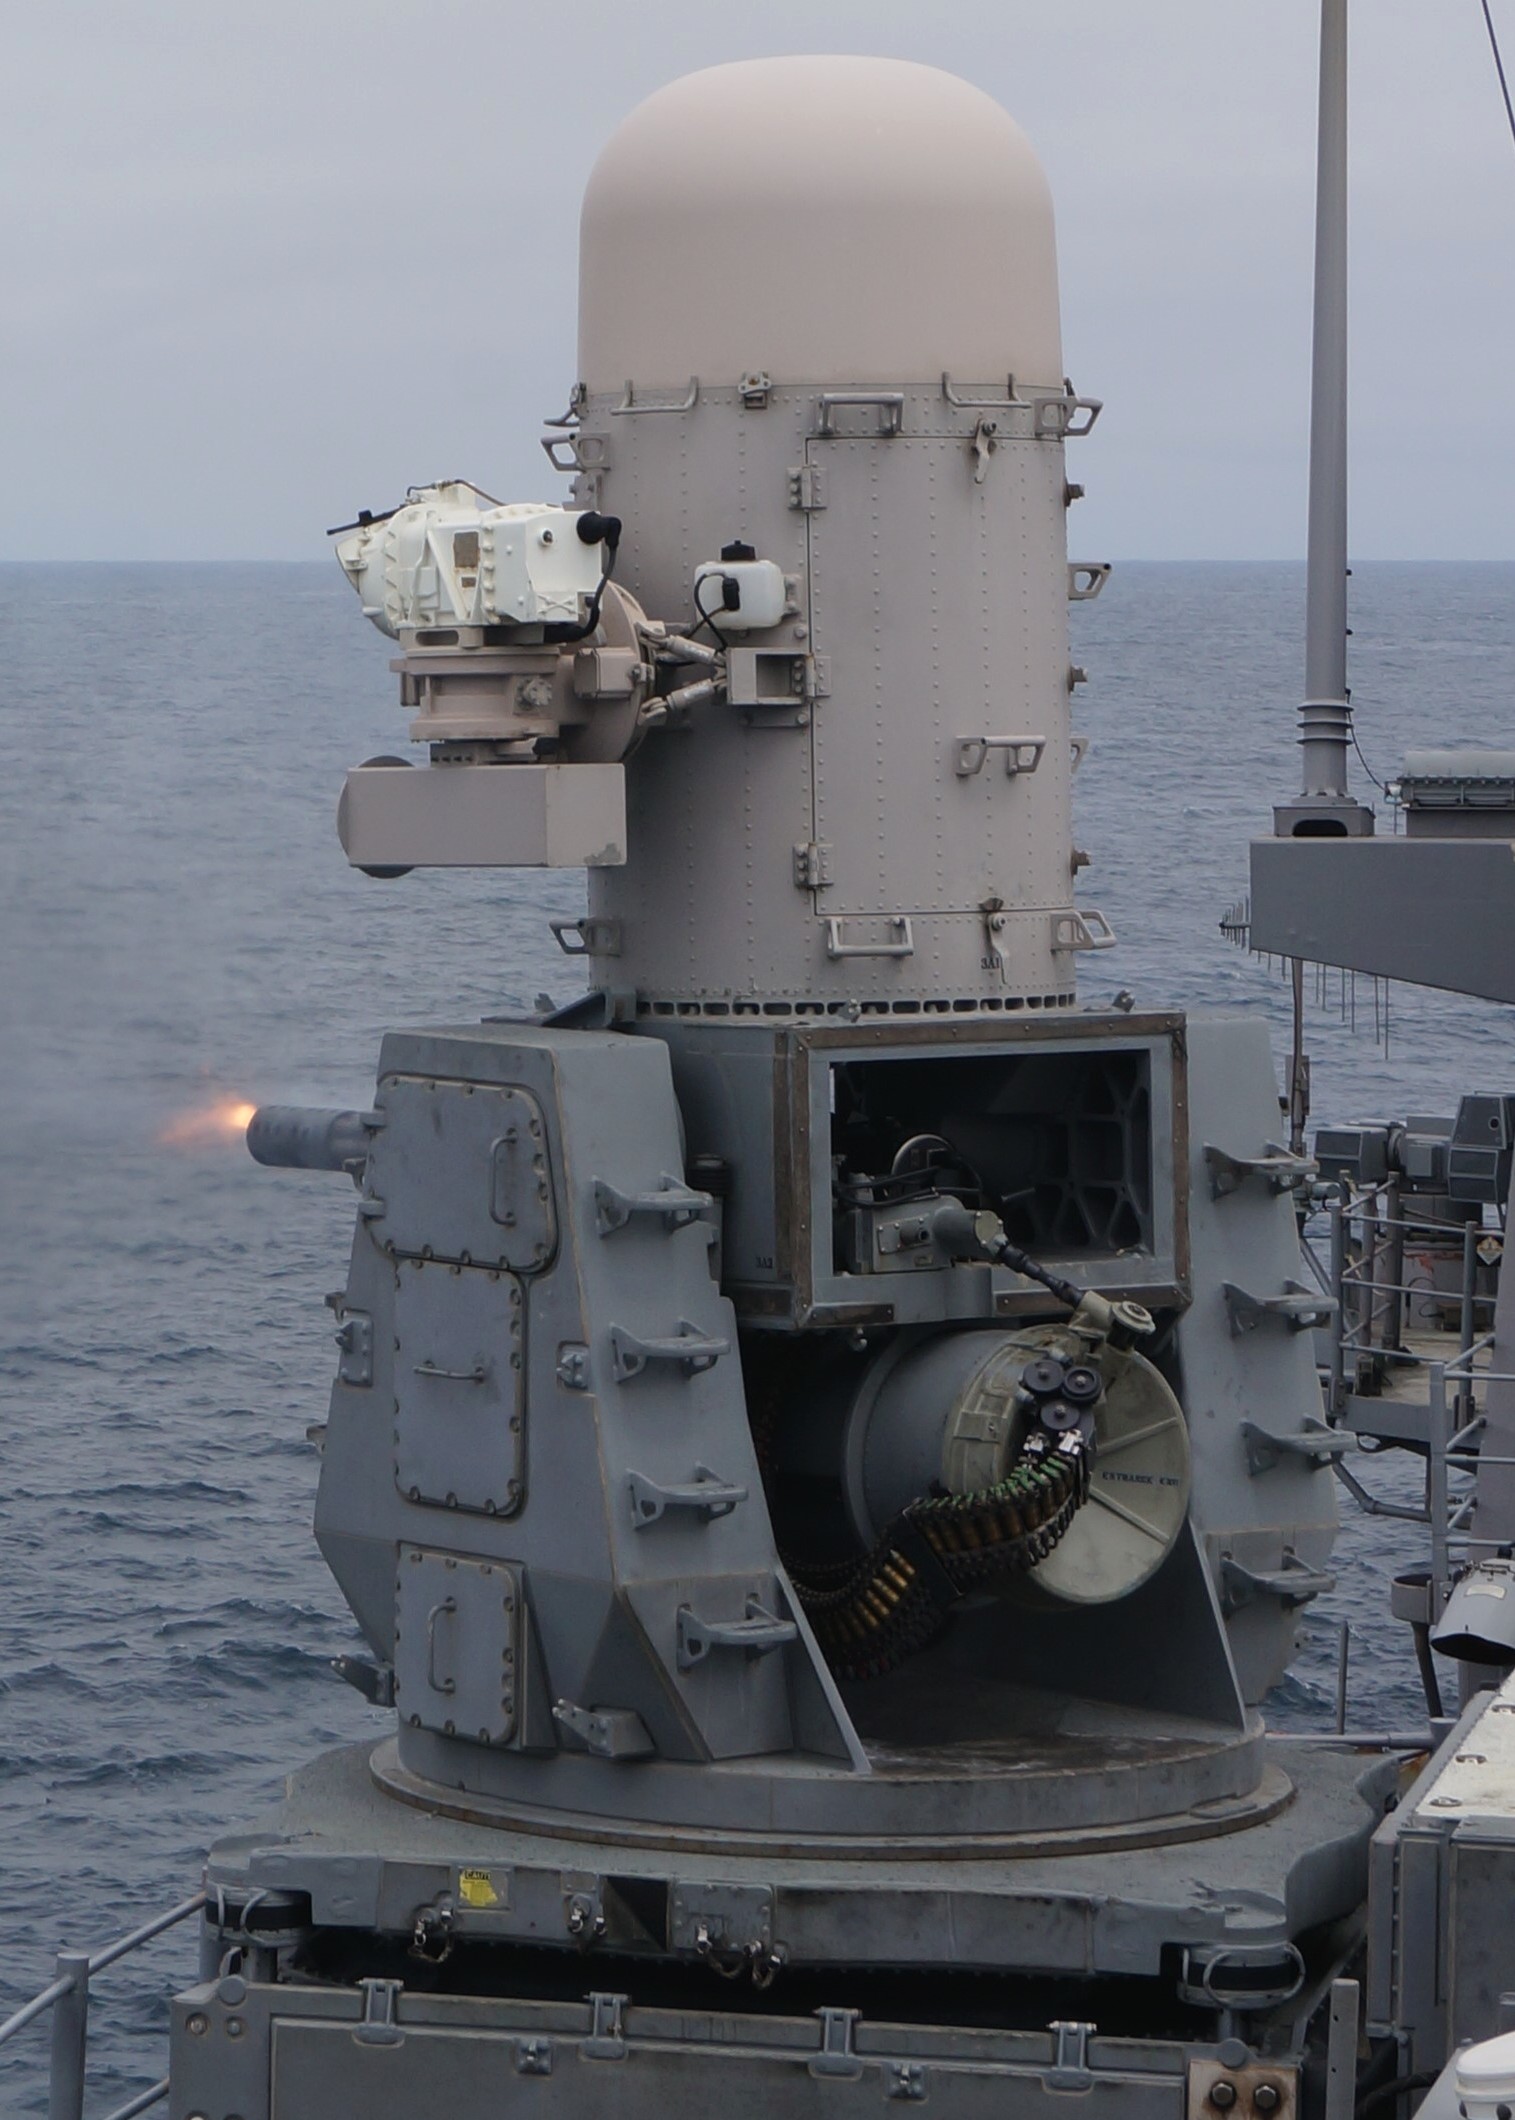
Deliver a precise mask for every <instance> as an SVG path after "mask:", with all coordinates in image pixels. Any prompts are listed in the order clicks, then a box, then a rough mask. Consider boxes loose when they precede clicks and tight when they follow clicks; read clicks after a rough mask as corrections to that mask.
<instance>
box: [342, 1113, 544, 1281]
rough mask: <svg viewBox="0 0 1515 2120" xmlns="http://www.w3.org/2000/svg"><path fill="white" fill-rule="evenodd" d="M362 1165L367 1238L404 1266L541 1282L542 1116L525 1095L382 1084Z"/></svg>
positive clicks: (542, 1240) (542, 1266) (542, 1235)
mask: <svg viewBox="0 0 1515 2120" xmlns="http://www.w3.org/2000/svg"><path fill="white" fill-rule="evenodd" d="M377 1101H378V1106H379V1109H380V1110H381V1111H382V1112H383V1114H384V1119H385V1124H384V1126H383V1128H382V1129H381V1130H380V1132H379V1134H378V1135H377V1137H376V1141H375V1148H374V1152H373V1154H372V1156H371V1157H370V1159H369V1190H370V1192H371V1193H372V1195H373V1197H374V1199H375V1200H376V1201H378V1202H381V1203H382V1207H383V1211H382V1213H380V1214H377V1215H375V1217H374V1218H373V1223H374V1233H375V1235H376V1236H377V1238H378V1240H379V1242H380V1243H381V1244H382V1245H383V1246H384V1247H385V1249H386V1250H389V1251H392V1252H395V1253H397V1254H399V1255H401V1256H406V1257H412V1258H436V1259H450V1260H453V1261H455V1262H457V1263H460V1264H462V1265H470V1264H471V1265H474V1266H496V1267H503V1268H505V1269H506V1270H507V1271H509V1272H511V1273H521V1274H531V1273H540V1272H542V1271H543V1270H544V1269H545V1268H546V1267H547V1266H549V1265H550V1264H551V1263H552V1259H553V1255H554V1253H555V1252H556V1250H557V1241H558V1238H557V1207H556V1201H555V1198H554V1188H553V1178H552V1167H551V1159H550V1156H549V1153H548V1148H547V1133H546V1125H545V1121H544V1119H543V1116H542V1107H541V1106H540V1104H538V1102H537V1100H536V1098H535V1097H533V1096H532V1095H531V1094H530V1093H529V1092H528V1091H526V1090H524V1089H517V1088H513V1087H510V1086H501V1085H497V1084H494V1083H487V1082H453V1081H447V1080H445V1079H439V1078H436V1077H432V1076H424V1075H388V1076H386V1077H385V1078H384V1079H383V1080H382V1081H381V1082H380V1085H379V1096H378V1100H377Z"/></svg>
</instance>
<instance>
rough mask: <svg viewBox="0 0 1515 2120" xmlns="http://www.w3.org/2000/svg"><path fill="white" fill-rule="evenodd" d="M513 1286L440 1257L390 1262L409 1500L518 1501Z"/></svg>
mask: <svg viewBox="0 0 1515 2120" xmlns="http://www.w3.org/2000/svg"><path fill="white" fill-rule="evenodd" d="M521 1316H522V1303H521V1284H520V1282H519V1281H518V1280H517V1279H516V1278H515V1276H514V1275H513V1274H508V1273H500V1272H498V1271H484V1270H482V1269H480V1268H479V1267H467V1266H450V1265H447V1264H446V1263H445V1262H443V1261H440V1260H423V1259H401V1260H399V1261H398V1262H397V1264H396V1268H395V1481H396V1484H397V1485H398V1486H399V1489H400V1492H401V1493H402V1494H404V1495H407V1496H408V1497H409V1498H410V1500H411V1501H413V1502H434V1503H437V1504H439V1505H440V1506H442V1507H443V1508H447V1509H478V1510H482V1511H483V1512H484V1513H485V1514H486V1515H488V1516H509V1515H511V1514H513V1512H514V1511H515V1510H517V1509H518V1508H519V1507H520V1506H521V1503H522V1501H523V1500H524V1498H525V1495H524V1484H523V1478H522V1455H523V1452H522V1439H523V1429H524V1424H525V1400H524V1392H523V1388H522V1376H523V1371H522V1360H521V1334H522V1327H521Z"/></svg>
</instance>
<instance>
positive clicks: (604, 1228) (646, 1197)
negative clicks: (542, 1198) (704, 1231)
mask: <svg viewBox="0 0 1515 2120" xmlns="http://www.w3.org/2000/svg"><path fill="white" fill-rule="evenodd" d="M714 1205H715V1200H714V1197H713V1195H711V1194H710V1193H703V1192H695V1191H694V1190H693V1189H692V1188H691V1187H690V1186H688V1185H683V1184H681V1183H680V1181H679V1180H678V1179H677V1178H674V1177H670V1176H669V1174H668V1173H667V1172H666V1171H664V1172H663V1173H662V1174H661V1177H660V1181H659V1186H658V1190H657V1191H656V1192H644V1193H623V1192H621V1191H619V1190H618V1189H617V1187H615V1186H614V1185H612V1184H610V1183H609V1181H608V1180H607V1179H605V1178H596V1179H595V1180H594V1221H595V1227H596V1229H597V1230H598V1231H599V1233H600V1235H601V1236H602V1237H608V1236H611V1235H613V1234H614V1232H615V1231H616V1230H618V1229H624V1228H625V1227H626V1224H627V1223H628V1222H629V1221H630V1220H631V1219H632V1217H633V1215H658V1216H660V1217H661V1218H662V1222H663V1226H664V1228H665V1229H669V1230H673V1229H682V1228H684V1226H685V1225H686V1224H687V1223H690V1222H697V1221H698V1220H699V1218H700V1216H701V1215H702V1214H704V1213H705V1212H706V1210H707V1209H709V1208H711V1207H714Z"/></svg>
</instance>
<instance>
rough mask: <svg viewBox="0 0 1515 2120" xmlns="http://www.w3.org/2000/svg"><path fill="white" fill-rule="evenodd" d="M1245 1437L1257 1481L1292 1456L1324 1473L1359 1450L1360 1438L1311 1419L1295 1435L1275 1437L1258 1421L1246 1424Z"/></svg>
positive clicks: (1243, 1423)
mask: <svg viewBox="0 0 1515 2120" xmlns="http://www.w3.org/2000/svg"><path fill="white" fill-rule="evenodd" d="M1241 1436H1242V1441H1243V1442H1244V1443H1245V1444H1246V1446H1247V1471H1248V1473H1249V1474H1250V1475H1251V1477H1252V1478H1253V1479H1256V1478H1257V1476H1258V1474H1259V1473H1262V1472H1271V1471H1272V1470H1273V1468H1274V1466H1275V1465H1277V1464H1279V1463H1281V1462H1282V1460H1283V1459H1284V1458H1288V1457H1297V1458H1303V1459H1304V1460H1305V1462H1306V1464H1307V1465H1308V1466H1309V1468H1310V1470H1311V1471H1312V1472H1320V1471H1322V1470H1323V1469H1324V1468H1325V1467H1326V1466H1327V1465H1330V1464H1332V1463H1334V1462H1335V1460H1336V1459H1337V1458H1341V1457H1345V1456H1346V1454H1347V1452H1348V1451H1349V1450H1355V1449H1356V1448H1357V1438H1356V1436H1355V1435H1353V1434H1352V1433H1351V1432H1350V1431H1349V1430H1345V1429H1340V1428H1328V1427H1327V1425H1326V1423H1325V1422H1324V1421H1315V1420H1310V1419H1308V1418H1307V1419H1306V1421H1305V1424H1304V1426H1303V1427H1302V1428H1299V1429H1297V1430H1296V1431H1295V1432H1294V1434H1292V1435H1274V1434H1273V1433H1272V1431H1271V1430H1270V1429H1267V1428H1261V1427H1259V1426H1258V1424H1257V1422H1256V1421H1243V1422H1242V1423H1241Z"/></svg>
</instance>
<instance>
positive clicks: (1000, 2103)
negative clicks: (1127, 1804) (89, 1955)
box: [169, 1973, 1215, 2120]
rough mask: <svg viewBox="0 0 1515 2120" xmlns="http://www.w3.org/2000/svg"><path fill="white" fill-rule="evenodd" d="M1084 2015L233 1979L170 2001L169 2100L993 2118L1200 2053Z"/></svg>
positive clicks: (288, 2109)
mask: <svg viewBox="0 0 1515 2120" xmlns="http://www.w3.org/2000/svg"><path fill="white" fill-rule="evenodd" d="M585 1977H586V1978H587V1977H588V1976H587V1973H586V1975H585ZM817 2019H819V2021H817ZM1090 2031H1091V2028H1090V2027H1087V2026H1074V2027H1071V2028H1069V2029H1066V2030H1065V2029H1063V2028H1060V2027H1056V2026H1054V2027H1052V2028H1049V2029H1048V2030H1046V2031H1035V2032H1014V2031H978V2030H968V2029H961V2030H960V2029H954V2028H952V2027H950V2026H945V2025H943V2026H935V2027H930V2028H926V2027H922V2026H919V2025H909V2024H889V2023H878V2024H874V2023H870V2022H867V2021H866V2020H861V2013H860V2012H858V2011H857V2010H855V2009H851V2008H848V2007H847V2006H846V2005H845V2004H840V2005H837V2006H835V2007H834V2008H830V2009H825V2010H823V2011H820V2012H817V2015H816V2016H811V2017H798V2018H788V2017H783V2016H777V2015H774V2016H756V2015H747V2014H741V2013H738V2012H735V2011H733V2010H732V2009H731V2008H730V2007H726V2008H718V2007H712V2008H710V2009H708V2010H705V2011H695V2010H677V2011H675V2010H666V2009H655V2008H647V2007H645V2006H640V2005H638V2004H636V2003H635V2002H633V2001H631V2000H629V1998H627V1997H626V1996H625V1995H624V1994H623V1993H621V1992H620V1991H618V1990H615V1989H606V1988H589V1989H588V1990H586V1999H584V2000H578V1999H574V2000H567V1999H564V2000H562V2001H551V2002H544V2001H535V2002H532V2001H525V2000H521V2001H516V2000H512V1999H508V1998H501V1999H498V2000H495V1999H485V1998H477V1997H464V1996H455V1995H436V1994H425V1993H414V1994H413V1993H411V1992H409V1991H407V1990H397V1989H396V1988H395V1987H393V1986H391V1985H390V1984H388V1983H370V1984H369V1985H368V1986H367V1987H366V1988H365V1990H364V1992H363V1993H362V1994H361V1995H359V1994H357V1993H354V1992H353V1991H351V1990H348V1991H345V1992H342V1991H338V1992H332V1991H325V1992H323V1991H321V1990H319V1989H308V1988H307V1989H301V1988H290V1987H269V1986H253V1985H250V1984H249V1983H247V1982H246V1981H243V1980H241V1979H238V1978H233V1979H229V1980H223V1981H221V1982H214V1983H207V1984H206V1985H205V1986H203V1987H201V1988H197V1989H191V1990H189V1991H187V1992H186V1993H185V1994H183V1995H181V1996H179V1997H178V1998H177V1999H176V2001H175V2004H174V2026H173V2036H174V2047H175V2055H176V2069H175V2076H174V2089H173V2093H172V2098H171V2102H170V2107H169V2112H170V2116H171V2120H194V2116H195V2115H197V2114H199V2113H203V2112H206V2111H213V2112H217V2113H220V2112H222V2111H224V2110H231V2109H233V2108H230V2107H228V2105H227V2101H228V2100H229V2099H235V2100H236V2105H235V2108H234V2109H235V2110H236V2111H238V2112H240V2113H244V2114H251V2113H258V2114H261V2113H266V2112H274V2113H277V2115H278V2120H402V2116H403V2120H410V2116H414V2115H420V2114H425V2113H429V2112H431V2111H434V2110H437V2098H438V2092H439V2089H440V2090H441V2092H442V2096H443V2097H444V2098H445V2109H446V2112H447V2114H448V2116H449V2120H493V2116H495V2115H496V2114H498V2113H499V2112H500V2111H501V2110H502V2107H503V2106H504V2105H505V2104H506V2103H507V2102H508V2105H509V2109H510V2110H512V2111H520V2112H522V2113H531V2114H541V2115H542V2116H544V2120H558V2116H559V2115H567V2114H573V2115H579V2114H582V2113H583V2112H584V2110H585V2109H586V2107H588V2108H590V2109H593V2110H600V2111H610V2112H614V2113H616V2114H618V2115H625V2116H627V2120H667V2116H668V2115H669V2114H670V2113H678V2114H685V2113H687V2114H694V2113H702V2112H707V2111H709V2110H710V2109H711V2108H712V2107H713V2106H720V2105H725V2106H731V2105H732V2104H733V2102H734V2103H735V2105H736V2106H737V2108H738V2109H740V2110H743V2111H761V2112H763V2113H765V2114H767V2113H774V2114H782V2115H789V2114H793V2115H797V2116H798V2115H804V2116H807V2120H808V2116H811V2115H814V2114H817V2113H820V2112H826V2113H832V2112H839V2113H842V2112H845V2113H850V2112H854V2111H855V2112H860V2113H869V2114H872V2113H874V2112H876V2111H877V2109H878V2107H879V2106H880V2104H881V2103H883V2102H885V2101H899V2102H902V2103H904V2104H907V2105H909V2104H918V2103H921V2102H923V2101H929V2102H930V2104H931V2107H932V2109H933V2110H934V2111H943V2112H947V2113H950V2114H954V2115H956V2114H962V2115H964V2116H965V2120H978V2116H983V2120H1001V2116H1003V2115H1006V2114H1010V2115H1016V2114H1021V2113H1034V2114H1049V2113H1058V2112H1063V2111H1065V2110H1066V2107H1067V2102H1068V2098H1069V2095H1070V2094H1077V2096H1078V2099H1079V2107H1078V2109H1079V2111H1080V2112H1089V2113H1101V2114H1103V2113H1108V2114H1111V2115H1112V2116H1114V2115H1118V2116H1119V2120H1130V2116H1132V2115H1135V2116H1146V2115H1150V2116H1151V2120H1173V2116H1174V2115H1175V2114H1176V2113H1178V2112H1179V2111H1180V2110H1181V2107H1182V2101H1183V2097H1184V2090H1185V2084H1186V2080H1187V2075H1188V2069H1189V2063H1190V2061H1191V2059H1198V2060H1204V2059H1209V2058H1210V2057H1212V2056H1213V2055H1214V2053H1215V2048H1214V2047H1213V2046H1198V2045H1196V2046H1195V2047H1194V2048H1185V2047H1184V2046H1182V2045H1181V2044H1179V2043H1178V2042H1176V2041H1153V2042H1151V2043H1144V2042H1141V2041H1138V2040H1134V2039H1101V2038H1099V2037H1098V2036H1097V2035H1095V2036H1093V2037H1091V2036H1090ZM1070 2032H1071V2036H1070Z"/></svg>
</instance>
